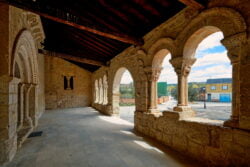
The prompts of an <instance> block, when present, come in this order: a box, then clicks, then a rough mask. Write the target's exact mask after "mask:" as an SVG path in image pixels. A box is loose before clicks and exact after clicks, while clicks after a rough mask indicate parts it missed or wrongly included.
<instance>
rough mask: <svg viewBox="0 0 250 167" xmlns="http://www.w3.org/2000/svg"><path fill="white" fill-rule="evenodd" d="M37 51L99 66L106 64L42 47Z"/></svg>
mask: <svg viewBox="0 0 250 167" xmlns="http://www.w3.org/2000/svg"><path fill="white" fill-rule="evenodd" d="M39 52H40V53H43V54H44V55H46V56H51V57H58V58H62V59H66V60H71V61H75V62H78V63H84V64H90V65H94V66H99V67H101V66H106V65H105V63H103V62H100V61H96V60H92V59H87V58H82V57H76V56H72V55H68V54H64V53H58V52H52V51H47V50H43V49H40V50H39Z"/></svg>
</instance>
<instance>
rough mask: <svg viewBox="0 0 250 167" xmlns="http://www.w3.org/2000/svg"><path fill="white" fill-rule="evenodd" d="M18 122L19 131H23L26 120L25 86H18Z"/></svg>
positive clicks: (20, 84)
mask: <svg viewBox="0 0 250 167" xmlns="http://www.w3.org/2000/svg"><path fill="white" fill-rule="evenodd" d="M17 112H18V120H17V121H18V122H17V131H19V130H21V128H22V126H23V119H24V84H23V83H19V84H18V111H17Z"/></svg>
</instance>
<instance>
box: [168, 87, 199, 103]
mask: <svg viewBox="0 0 250 167" xmlns="http://www.w3.org/2000/svg"><path fill="white" fill-rule="evenodd" d="M198 95H199V86H197V85H196V84H189V85H188V101H190V102H193V101H196V100H198ZM171 96H173V97H174V99H176V100H177V97H178V91H177V86H176V87H174V88H172V89H171Z"/></svg>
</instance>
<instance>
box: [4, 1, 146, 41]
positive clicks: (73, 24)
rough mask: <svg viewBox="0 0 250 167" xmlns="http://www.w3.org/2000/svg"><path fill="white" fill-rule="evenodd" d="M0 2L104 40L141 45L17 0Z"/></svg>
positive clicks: (122, 35)
mask: <svg viewBox="0 0 250 167" xmlns="http://www.w3.org/2000/svg"><path fill="white" fill-rule="evenodd" d="M0 2H2V3H5V4H9V5H12V6H15V7H17V8H21V9H24V10H27V11H30V12H33V13H36V14H38V15H40V16H42V17H44V18H47V19H50V20H52V21H55V22H58V23H62V24H65V25H68V26H71V27H74V28H77V29H79V30H83V31H88V32H91V33H93V34H97V35H100V36H103V37H106V38H110V39H114V40H118V41H121V42H124V43H128V44H133V45H143V39H137V38H134V37H131V36H128V35H125V34H118V33H115V32H112V33H110V32H107V31H106V30H97V29H96V28H92V27H90V26H86V25H80V24H78V23H76V21H74V20H75V18H74V19H73V20H71V19H68V18H60V17H57V16H52V15H49V14H47V13H45V12H41V10H40V11H37V10H35V9H38V8H37V6H36V8H32V7H31V4H29V5H25V4H24V3H22V2H20V1H17V0H0ZM30 3H32V2H30ZM34 3H35V2H34ZM67 14H68V13H67Z"/></svg>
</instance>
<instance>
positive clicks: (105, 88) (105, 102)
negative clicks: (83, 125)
mask: <svg viewBox="0 0 250 167" xmlns="http://www.w3.org/2000/svg"><path fill="white" fill-rule="evenodd" d="M103 91H104V92H103V104H107V103H108V96H107V93H108V84H107V83H104V85H103Z"/></svg>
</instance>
